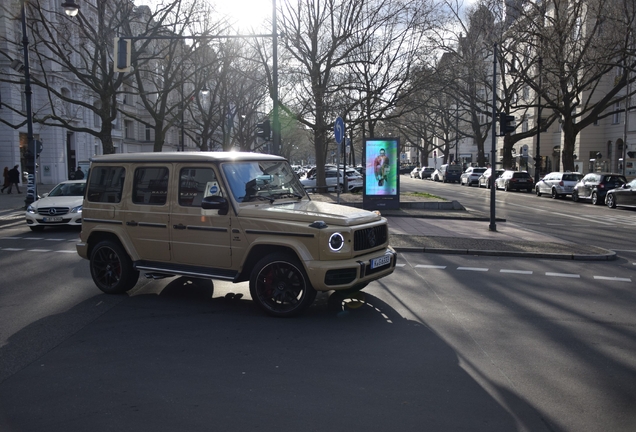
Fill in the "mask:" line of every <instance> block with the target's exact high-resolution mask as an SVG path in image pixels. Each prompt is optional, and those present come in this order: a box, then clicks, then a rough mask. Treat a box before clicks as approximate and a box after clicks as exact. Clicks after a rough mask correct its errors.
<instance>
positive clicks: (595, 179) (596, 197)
mask: <svg viewBox="0 0 636 432" xmlns="http://www.w3.org/2000/svg"><path fill="white" fill-rule="evenodd" d="M625 183H627V180H626V179H625V177H624V176H623V175H622V174H616V173H589V174H586V175H585V177H583V178H582V179H581V181H579V182H578V183H577V184H576V186H574V190H573V191H572V201H580V200H582V199H589V200H590V201H592V204H594V205H600V204H603V203H604V202H605V195H606V194H607V191H608V190H611V189H618V188H619V187H621V186H623V185H624V184H625Z"/></svg>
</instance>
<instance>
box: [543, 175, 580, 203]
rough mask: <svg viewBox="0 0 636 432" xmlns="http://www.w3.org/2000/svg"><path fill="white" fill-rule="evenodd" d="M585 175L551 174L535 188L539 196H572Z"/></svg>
mask: <svg viewBox="0 0 636 432" xmlns="http://www.w3.org/2000/svg"><path fill="white" fill-rule="evenodd" d="M582 178H583V174H580V173H577V172H551V173H550V174H547V175H546V176H545V177H543V178H542V179H541V180H539V182H538V183H537V184H536V186H535V187H534V190H535V192H536V194H537V196H541V195H542V194H550V196H551V197H552V198H561V197H565V196H566V195H572V191H573V190H574V186H576V184H577V183H578V182H579V181H581V179H582Z"/></svg>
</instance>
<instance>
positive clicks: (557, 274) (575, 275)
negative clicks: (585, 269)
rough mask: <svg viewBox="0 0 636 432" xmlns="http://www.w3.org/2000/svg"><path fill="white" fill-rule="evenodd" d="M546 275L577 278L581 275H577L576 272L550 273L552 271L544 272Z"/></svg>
mask: <svg viewBox="0 0 636 432" xmlns="http://www.w3.org/2000/svg"><path fill="white" fill-rule="evenodd" d="M545 275H546V276H556V277H567V278H577V279H580V278H581V275H577V274H571V273H552V272H546V273H545Z"/></svg>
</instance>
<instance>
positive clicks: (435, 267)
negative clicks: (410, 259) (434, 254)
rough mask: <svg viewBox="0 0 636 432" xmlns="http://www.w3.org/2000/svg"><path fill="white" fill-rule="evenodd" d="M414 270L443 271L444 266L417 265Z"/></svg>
mask: <svg viewBox="0 0 636 432" xmlns="http://www.w3.org/2000/svg"><path fill="white" fill-rule="evenodd" d="M415 268H427V269H440V270H444V269H445V268H446V266H437V265H426V264H418V265H416V266H415Z"/></svg>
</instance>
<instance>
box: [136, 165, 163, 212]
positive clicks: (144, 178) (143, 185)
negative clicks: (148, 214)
mask: <svg viewBox="0 0 636 432" xmlns="http://www.w3.org/2000/svg"><path fill="white" fill-rule="evenodd" d="M167 197H168V168H166V167H142V168H137V169H136V170H135V178H134V182H133V194H132V200H133V203H135V204H148V205H164V204H165V203H166V200H167Z"/></svg>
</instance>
